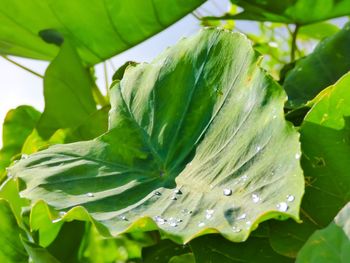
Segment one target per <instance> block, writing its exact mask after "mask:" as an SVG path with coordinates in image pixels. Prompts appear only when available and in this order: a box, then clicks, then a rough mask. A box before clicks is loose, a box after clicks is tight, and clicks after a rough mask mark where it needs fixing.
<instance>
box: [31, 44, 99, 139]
mask: <svg viewBox="0 0 350 263" xmlns="http://www.w3.org/2000/svg"><path fill="white" fill-rule="evenodd" d="M93 85H94V83H93V82H92V79H91V76H90V74H89V72H88V70H86V69H85V68H84V67H83V65H82V64H81V62H80V58H79V56H78V54H77V53H76V52H75V50H74V48H73V47H72V46H71V45H70V44H69V43H67V42H65V43H64V44H63V45H62V48H61V51H60V52H59V54H58V55H57V57H56V58H55V59H54V60H53V61H52V62H51V64H50V65H49V67H48V68H47V70H46V72H45V78H44V98H45V110H44V112H43V114H42V116H41V118H40V120H39V123H38V126H37V130H38V132H39V134H40V136H41V137H43V139H48V138H49V137H50V136H51V135H52V134H53V133H54V132H55V131H56V130H57V129H64V128H72V127H76V126H77V125H79V124H80V123H82V122H83V121H84V120H86V119H87V118H88V117H89V116H90V115H91V114H93V113H94V112H95V111H96V105H95V102H94V99H93V96H92V87H93Z"/></svg>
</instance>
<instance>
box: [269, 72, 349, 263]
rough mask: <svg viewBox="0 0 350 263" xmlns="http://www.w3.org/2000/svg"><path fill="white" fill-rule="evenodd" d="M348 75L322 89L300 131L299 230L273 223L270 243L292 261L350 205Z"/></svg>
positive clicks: (287, 224)
mask: <svg viewBox="0 0 350 263" xmlns="http://www.w3.org/2000/svg"><path fill="white" fill-rule="evenodd" d="M349 86H350V73H348V74H346V75H345V76H344V77H342V78H341V79H340V80H339V81H338V82H337V83H336V84H335V85H334V86H331V87H329V88H327V89H325V90H324V91H323V92H322V93H321V94H319V95H318V96H317V97H316V99H315V100H314V105H313V107H312V108H311V110H310V111H309V113H308V114H307V115H306V118H305V120H304V122H303V124H302V126H301V130H300V131H301V143H302V144H301V146H302V152H303V158H302V167H303V170H304V174H305V179H306V189H305V196H304V198H303V202H302V210H301V215H302V220H303V221H304V223H303V224H302V225H298V224H295V223H293V222H291V221H290V222H285V223H283V224H281V223H278V222H277V223H274V222H271V228H270V229H271V244H272V246H273V248H274V249H276V250H277V251H278V252H279V253H282V254H284V255H288V256H292V257H296V255H297V252H298V250H299V249H300V248H301V246H302V245H303V244H304V243H305V242H306V240H307V238H308V237H309V236H310V235H311V234H312V233H313V232H314V231H315V230H316V229H320V228H323V227H326V226H327V225H328V224H329V223H330V222H331V221H332V220H333V218H334V217H335V216H336V214H337V213H338V212H339V210H340V209H341V208H342V207H343V206H344V205H345V204H346V203H348V202H349V201H350V177H349V170H350V162H349V154H350V137H349V134H350V118H349V117H350V93H349Z"/></svg>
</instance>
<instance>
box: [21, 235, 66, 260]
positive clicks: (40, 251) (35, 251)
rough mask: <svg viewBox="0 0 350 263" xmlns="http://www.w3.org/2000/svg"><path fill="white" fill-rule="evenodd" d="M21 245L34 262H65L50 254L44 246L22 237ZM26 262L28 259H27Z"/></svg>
mask: <svg viewBox="0 0 350 263" xmlns="http://www.w3.org/2000/svg"><path fill="white" fill-rule="evenodd" d="M22 243H23V246H24V247H25V249H26V251H27V252H28V254H29V256H30V258H31V259H32V261H33V262H34V263H65V262H60V261H59V260H58V259H57V258H55V257H54V256H52V255H51V254H50V253H49V252H48V251H47V250H46V249H45V248H43V247H40V246H38V245H36V244H34V243H32V242H30V241H28V240H25V239H24V238H22ZM27 262H28V261H27Z"/></svg>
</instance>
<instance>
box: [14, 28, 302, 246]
mask: <svg viewBox="0 0 350 263" xmlns="http://www.w3.org/2000/svg"><path fill="white" fill-rule="evenodd" d="M259 61H260V60H259V58H258V56H257V54H256V53H255V52H254V50H253V49H252V47H251V44H250V42H249V41H248V40H247V39H246V38H245V37H244V36H243V35H241V34H236V33H230V32H227V31H224V30H215V29H207V30H203V31H201V32H200V33H199V34H197V35H196V36H194V37H192V38H189V39H184V40H182V41H181V42H179V43H178V44H177V45H176V46H175V47H173V48H170V49H167V50H166V51H165V52H164V53H163V54H162V55H160V56H159V57H158V58H157V59H155V60H154V61H153V62H152V63H150V64H145V63H144V64H139V65H138V66H136V67H129V68H128V69H127V71H126V72H125V74H124V78H123V80H122V81H120V82H116V83H115V85H114V86H113V88H112V89H111V90H110V97H111V105H112V109H111V111H110V116H109V117H110V121H109V131H108V132H107V133H106V134H104V135H102V136H101V137H98V138H96V139H94V140H92V141H87V142H78V143H73V144H66V145H56V146H53V147H51V148H49V149H47V150H45V151H42V152H39V153H37V154H33V155H31V156H30V157H29V158H27V159H24V160H21V161H20V162H18V163H17V164H16V165H15V166H14V167H13V169H12V170H11V172H12V173H13V174H14V175H15V176H18V177H19V178H20V180H22V181H23V182H24V184H25V187H24V189H23V191H22V193H21V194H22V195H23V196H24V197H26V198H28V199H30V200H31V201H32V202H33V203H35V202H36V201H38V200H40V199H42V200H44V201H46V202H47V203H48V204H49V205H50V206H52V207H53V208H55V209H57V210H61V211H68V210H70V209H71V208H73V207H75V208H73V210H71V211H70V213H67V218H70V219H74V218H75V219H77V220H83V219H84V220H89V219H91V218H90V217H89V216H87V213H86V211H87V212H89V213H90V215H91V217H92V218H93V222H94V224H95V225H96V226H97V227H99V228H100V230H102V231H104V230H106V229H108V231H109V232H110V234H112V235H117V234H120V233H124V232H132V231H150V230H157V229H159V230H160V232H161V234H163V235H164V236H166V237H169V238H170V239H172V240H174V241H176V242H186V241H189V240H191V239H193V238H194V237H196V236H199V235H203V234H206V233H213V232H215V233H216V232H218V233H221V234H222V235H223V236H225V237H226V238H228V239H230V240H232V241H243V240H245V239H246V238H247V237H248V235H249V233H250V232H251V231H252V230H254V229H255V228H256V227H257V226H258V224H259V223H260V222H262V221H265V220H268V219H270V218H278V219H286V218H288V217H292V218H293V219H296V220H298V213H299V205H300V201H301V197H302V195H303V191H304V180H303V175H302V171H301V168H300V164H299V160H298V158H299V156H300V149H299V143H298V134H297V133H296V131H295V130H294V128H293V127H292V126H291V125H290V124H287V123H286V122H285V120H284V117H283V105H284V101H285V99H286V96H285V94H284V92H283V90H282V89H281V87H280V86H279V85H278V84H277V83H275V82H274V81H273V79H272V78H271V77H269V76H267V75H266V73H265V72H264V71H263V70H262V69H261V68H260V67H259V66H258V63H259ZM281 149H283V151H281ZM176 189H178V190H176ZM231 191H232V192H231ZM224 193H225V194H224ZM288 195H292V197H290V196H289V198H288ZM288 200H289V201H288ZM239 230H241V231H239Z"/></svg>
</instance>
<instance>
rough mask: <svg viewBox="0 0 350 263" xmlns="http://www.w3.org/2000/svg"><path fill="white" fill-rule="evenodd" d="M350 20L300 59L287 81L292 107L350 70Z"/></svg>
mask: <svg viewBox="0 0 350 263" xmlns="http://www.w3.org/2000/svg"><path fill="white" fill-rule="evenodd" d="M349 43H350V23H348V24H346V25H345V26H344V28H343V29H342V30H341V31H339V32H338V33H337V34H335V35H334V36H332V37H329V38H326V39H325V40H323V41H321V42H320V43H319V44H318V46H317V47H316V49H315V50H314V51H313V52H312V53H311V54H310V55H309V56H307V57H305V58H303V59H300V60H299V61H297V63H296V66H295V68H294V69H293V70H291V71H290V72H289V73H288V74H287V77H286V79H285V82H284V84H283V86H284V89H285V90H286V91H287V94H288V98H289V101H288V103H289V106H291V107H296V106H299V105H301V104H303V103H305V102H307V101H308V100H311V99H313V98H314V97H315V96H316V95H317V94H318V93H319V92H320V91H321V90H323V89H324V88H326V87H328V86H329V85H331V84H334V83H335V82H336V81H337V80H338V79H339V78H340V77H341V76H342V75H344V74H345V73H346V72H348V71H349V70H350V60H349V57H350V45H349Z"/></svg>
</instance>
